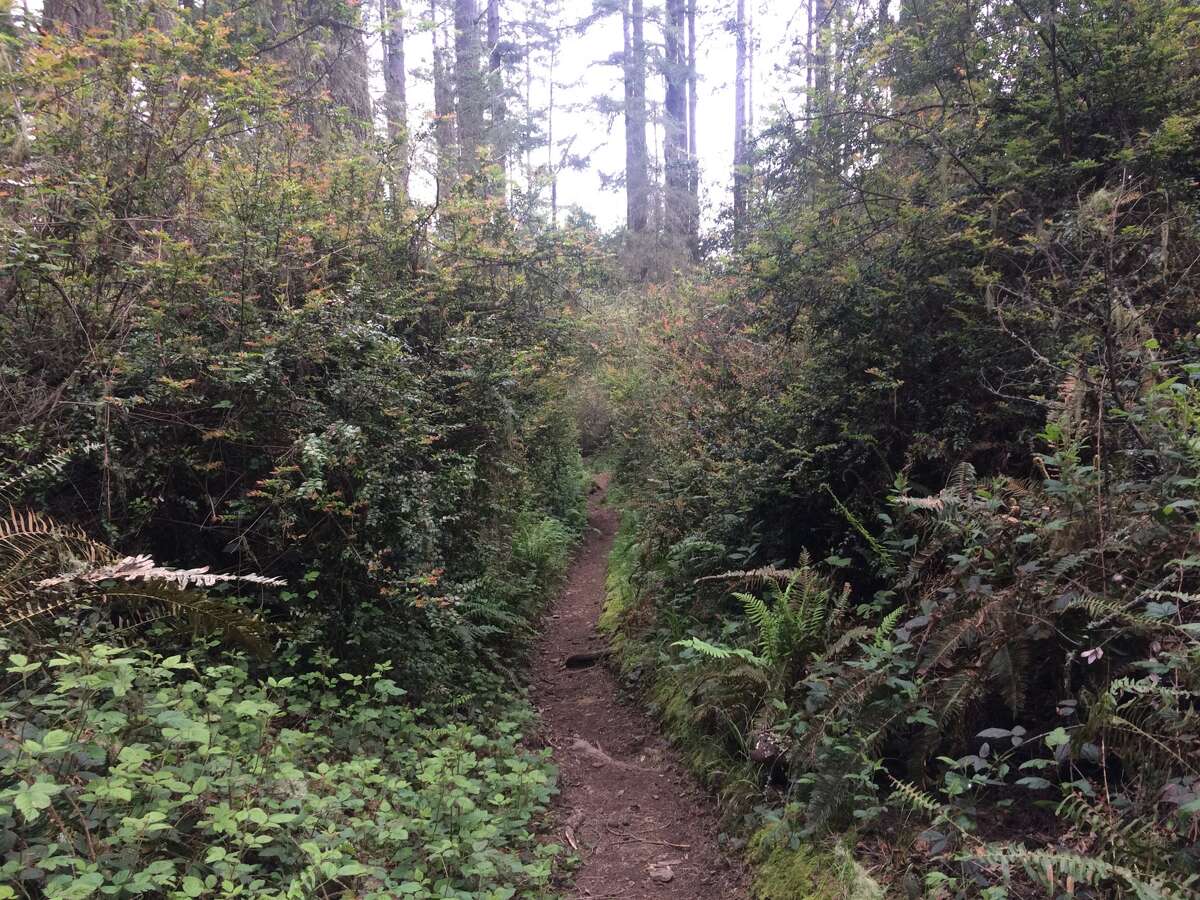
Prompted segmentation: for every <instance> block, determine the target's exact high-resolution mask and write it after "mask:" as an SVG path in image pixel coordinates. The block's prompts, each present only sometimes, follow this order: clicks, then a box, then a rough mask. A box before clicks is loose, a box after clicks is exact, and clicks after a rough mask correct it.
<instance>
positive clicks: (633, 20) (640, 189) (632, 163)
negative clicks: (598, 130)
mask: <svg viewBox="0 0 1200 900" xmlns="http://www.w3.org/2000/svg"><path fill="white" fill-rule="evenodd" d="M621 13H622V22H623V25H624V35H625V55H624V58H623V62H624V70H625V72H624V74H625V194H626V225H627V227H628V228H629V230H630V231H632V232H634V233H635V234H641V233H642V232H644V231H645V230H646V226H647V223H648V221H649V209H650V175H649V172H648V166H649V160H648V153H647V149H646V40H645V24H646V13H645V7H644V3H643V0H624V3H623V5H622V8H621Z"/></svg>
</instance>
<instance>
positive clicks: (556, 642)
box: [534, 476, 746, 900]
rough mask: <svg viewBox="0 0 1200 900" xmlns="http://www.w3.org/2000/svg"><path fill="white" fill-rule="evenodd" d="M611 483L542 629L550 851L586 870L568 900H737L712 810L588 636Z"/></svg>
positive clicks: (609, 530) (599, 593)
mask: <svg viewBox="0 0 1200 900" xmlns="http://www.w3.org/2000/svg"><path fill="white" fill-rule="evenodd" d="M607 483H608V479H607V477H606V476H601V478H599V479H598V480H597V483H596V486H595V488H594V489H593V493H592V496H591V498H590V500H589V504H588V524H589V525H590V526H591V527H590V528H589V529H588V532H587V535H586V538H585V543H584V545H583V547H582V548H581V549H580V552H579V555H578V557H577V558H576V560H575V563H574V565H573V566H572V568H571V573H570V578H569V581H568V582H567V587H566V590H565V591H564V592H563V594H562V596H561V597H560V598H559V599H558V602H557V603H556V604H555V605H554V607H553V608H552V609H551V610H550V614H549V615H548V616H547V618H546V624H545V628H544V630H543V634H542V638H541V641H540V643H539V645H538V652H537V656H536V662H535V665H534V699H535V700H536V702H537V706H538V709H539V711H540V712H541V719H542V729H543V735H544V737H545V739H546V741H547V742H548V743H549V744H550V745H551V747H553V749H554V761H555V763H556V764H557V765H558V767H559V771H560V786H561V789H562V793H561V794H560V795H559V797H558V801H557V803H556V809H555V811H554V822H555V831H556V837H557V840H559V841H560V842H562V843H564V844H567V845H573V846H575V847H576V848H577V849H578V851H579V855H580V857H581V858H582V860H583V867H582V868H581V869H580V871H579V872H578V873H577V877H576V879H575V885H574V888H573V896H575V897H577V898H588V900H618V898H619V900H641V898H656V900H657V898H664V900H702V898H703V900H721V898H729V900H734V898H744V897H746V891H745V889H744V886H743V885H744V880H743V876H742V873H741V871H740V868H739V867H738V866H737V864H736V863H734V862H731V861H730V860H729V859H727V858H726V855H725V854H724V853H723V852H721V851H720V850H718V849H717V832H718V827H717V822H716V818H715V816H714V815H713V809H712V800H711V798H709V797H707V796H706V795H705V794H703V793H702V792H701V790H700V789H699V788H698V787H697V786H696V784H695V783H694V782H693V781H692V779H691V778H690V776H689V775H688V774H687V773H686V772H685V771H684V769H683V766H682V764H681V763H680V761H679V760H678V758H677V757H676V755H675V754H674V752H673V751H672V750H671V748H670V747H669V746H668V744H667V742H666V741H665V740H664V739H663V738H662V736H661V735H660V734H659V733H658V730H657V728H656V727H655V725H654V723H653V722H652V721H651V720H650V719H648V718H647V717H646V716H645V715H644V714H643V713H641V712H640V711H639V710H637V709H636V708H635V707H633V706H631V705H630V704H629V703H628V702H626V701H623V700H621V699H620V698H619V690H620V689H619V686H618V683H617V680H616V678H615V677H614V676H613V674H612V672H610V671H609V669H608V668H607V666H606V665H605V662H604V660H603V658H600V659H599V660H598V661H595V663H594V664H586V663H587V662H590V661H587V660H583V661H581V660H574V662H577V663H584V665H583V667H581V668H567V667H566V666H565V665H564V663H565V662H566V660H567V659H568V658H570V657H574V656H577V655H579V654H597V655H601V654H602V651H603V650H604V648H605V646H606V645H605V640H604V638H603V637H602V636H600V635H599V634H597V632H596V620H597V618H598V617H599V615H600V610H601V607H602V605H603V603H604V581H605V574H606V572H607V568H608V555H609V551H610V550H611V549H612V544H613V538H614V536H615V534H616V530H617V516H616V513H615V512H614V511H613V510H611V509H609V508H608V507H607V506H606V505H605V504H604V496H605V489H606V488H607Z"/></svg>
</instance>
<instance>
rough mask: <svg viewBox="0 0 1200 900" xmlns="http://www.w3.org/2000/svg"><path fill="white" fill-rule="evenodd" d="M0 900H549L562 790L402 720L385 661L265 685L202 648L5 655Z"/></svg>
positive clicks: (504, 734) (449, 724) (457, 735)
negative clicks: (347, 898) (540, 828)
mask: <svg viewBox="0 0 1200 900" xmlns="http://www.w3.org/2000/svg"><path fill="white" fill-rule="evenodd" d="M8 643H9V642H5V644H6V651H5V655H6V657H7V666H6V670H7V672H8V680H9V683H10V685H11V687H10V690H9V695H8V699H6V700H5V701H4V702H3V704H2V710H3V715H4V719H5V721H6V722H7V723H8V725H7V726H6V732H7V733H6V737H5V740H4V742H3V744H2V745H0V785H3V786H2V787H0V840H2V841H3V844H4V848H3V849H4V859H5V861H4V863H3V864H2V865H0V884H2V885H3V886H0V896H9V897H34V896H42V895H43V894H44V895H46V896H50V897H58V898H72V897H76V898H81V897H87V896H93V895H96V896H99V895H105V896H114V897H131V896H136V895H144V894H153V895H158V896H165V897H199V896H206V897H234V896H253V897H264V898H266V897H289V898H309V897H340V896H343V895H345V893H346V892H347V891H351V892H353V893H355V895H357V896H363V897H378V898H385V897H397V896H413V897H430V898H432V897H463V898H466V897H492V898H504V897H513V896H529V897H540V896H544V894H545V891H546V889H547V885H548V883H549V877H550V874H551V867H552V862H553V858H554V855H555V853H556V852H557V848H556V847H554V846H553V845H546V844H542V843H539V842H538V841H537V839H536V837H535V835H534V833H533V826H534V822H535V818H536V816H538V815H539V814H540V813H541V812H542V811H543V810H544V808H545V805H546V803H547V801H548V800H549V798H550V796H551V794H552V792H553V778H554V775H553V771H552V770H551V768H550V767H549V765H548V763H547V761H546V757H545V756H544V755H531V754H528V753H526V752H525V751H523V750H522V749H521V748H520V746H519V743H518V742H519V740H520V736H521V729H522V727H523V726H524V724H525V722H526V721H527V720H528V719H529V717H530V716H531V714H532V713H531V712H530V710H529V708H528V707H527V706H525V705H523V704H520V703H506V702H505V701H498V702H497V703H496V704H495V706H494V708H493V709H491V710H490V715H489V717H488V724H487V725H484V726H478V727H477V726H473V725H470V724H467V723H463V722H455V721H453V720H439V719H438V717H436V716H433V715H431V714H428V713H426V712H425V711H424V710H422V709H420V708H413V707H411V706H410V705H409V704H408V703H407V702H406V701H405V699H404V697H403V694H404V692H403V691H402V690H401V689H400V688H399V687H398V686H397V685H396V684H395V682H394V681H392V680H391V679H389V678H388V677H386V667H383V666H378V667H376V669H375V671H374V672H373V673H371V674H369V675H365V676H364V675H359V674H339V673H337V672H336V671H333V672H328V673H326V672H324V671H316V672H309V673H306V674H303V675H296V676H284V677H279V678H275V677H267V678H260V677H257V676H255V675H253V674H252V673H251V672H250V671H249V670H248V669H247V667H246V665H245V663H244V662H242V661H239V660H237V659H236V658H232V657H226V661H225V662H223V663H215V662H213V661H212V659H211V657H210V656H209V655H208V654H207V653H206V652H203V651H202V650H197V651H195V652H192V653H186V654H182V655H174V656H170V657H163V656H161V655H158V654H155V653H153V652H151V651H149V650H145V649H139V648H130V647H118V646H112V645H107V644H91V645H88V646H84V647H82V648H81V649H78V650H65V649H64V650H60V651H58V652H54V653H46V654H44V655H30V656H27V655H24V654H19V653H10V652H7V651H8V649H9V648H8V647H7V645H8Z"/></svg>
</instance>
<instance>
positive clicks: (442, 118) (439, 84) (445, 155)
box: [429, 0, 456, 202]
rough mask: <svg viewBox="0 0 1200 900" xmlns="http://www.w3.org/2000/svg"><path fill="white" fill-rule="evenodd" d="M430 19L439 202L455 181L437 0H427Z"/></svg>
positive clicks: (451, 114) (451, 117) (445, 55)
mask: <svg viewBox="0 0 1200 900" xmlns="http://www.w3.org/2000/svg"><path fill="white" fill-rule="evenodd" d="M429 13H430V17H431V18H432V20H433V23H434V26H433V115H434V119H435V123H434V142H435V144H436V145H437V196H438V200H439V202H440V201H442V200H445V199H446V198H447V197H448V196H450V189H451V187H452V186H453V185H454V181H455V169H456V164H455V159H454V147H455V135H454V131H455V123H454V93H453V91H452V90H451V87H450V64H449V61H448V53H449V51H448V48H447V40H446V37H445V34H444V32H443V29H442V27H441V24H440V23H439V22H438V0H429Z"/></svg>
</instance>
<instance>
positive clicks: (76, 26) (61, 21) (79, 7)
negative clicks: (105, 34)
mask: <svg viewBox="0 0 1200 900" xmlns="http://www.w3.org/2000/svg"><path fill="white" fill-rule="evenodd" d="M42 20H43V22H44V23H45V26H46V27H47V28H62V29H65V30H68V31H72V32H75V33H82V32H85V31H87V30H88V29H90V28H107V27H109V26H110V25H112V14H111V13H110V12H109V10H108V6H107V5H106V4H105V2H104V0H45V2H44V3H43V4H42Z"/></svg>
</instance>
